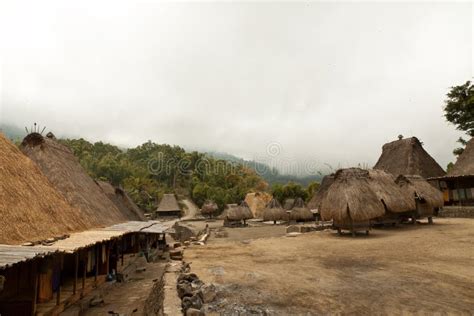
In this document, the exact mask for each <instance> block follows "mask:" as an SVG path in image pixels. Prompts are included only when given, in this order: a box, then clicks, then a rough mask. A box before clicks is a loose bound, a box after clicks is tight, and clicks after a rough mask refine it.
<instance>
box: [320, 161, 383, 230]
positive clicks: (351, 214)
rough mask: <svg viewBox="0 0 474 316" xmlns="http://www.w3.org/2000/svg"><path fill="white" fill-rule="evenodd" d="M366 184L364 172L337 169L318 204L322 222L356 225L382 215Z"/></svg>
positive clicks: (379, 203)
mask: <svg viewBox="0 0 474 316" xmlns="http://www.w3.org/2000/svg"><path fill="white" fill-rule="evenodd" d="M370 181H371V180H370V176H369V171H367V170H362V169H358V168H349V169H341V170H338V171H337V172H336V174H335V175H334V182H333V183H332V184H331V185H330V186H329V188H328V189H327V191H326V193H325V194H324V196H323V198H322V201H321V206H320V214H321V217H322V219H323V220H334V221H337V222H348V221H354V222H360V221H366V220H370V219H373V218H376V217H379V216H383V215H384V214H385V207H384V205H383V203H382V202H381V201H380V199H379V198H378V196H377V194H376V193H375V192H374V191H373V189H372V185H371V183H370Z"/></svg>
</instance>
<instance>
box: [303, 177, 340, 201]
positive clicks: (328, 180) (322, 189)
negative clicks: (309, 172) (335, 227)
mask: <svg viewBox="0 0 474 316" xmlns="http://www.w3.org/2000/svg"><path fill="white" fill-rule="evenodd" d="M333 182H334V174H331V175H327V176H324V178H323V180H322V181H321V184H320V186H319V188H318V190H317V191H316V192H315V193H314V195H313V197H312V198H311V200H310V201H309V202H308V208H309V209H310V210H319V206H320V204H321V200H322V198H323V196H324V193H326V191H327V190H328V188H329V186H330V185H331V184H332V183H333Z"/></svg>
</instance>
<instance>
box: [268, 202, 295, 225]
mask: <svg viewBox="0 0 474 316" xmlns="http://www.w3.org/2000/svg"><path fill="white" fill-rule="evenodd" d="M288 219H289V217H288V214H287V212H286V210H284V209H283V208H282V207H281V204H280V202H278V200H277V199H275V198H273V199H272V200H271V201H270V202H269V203H268V204H267V206H266V208H265V209H264V210H263V220H264V221H265V222H269V221H272V222H273V224H276V222H277V221H288Z"/></svg>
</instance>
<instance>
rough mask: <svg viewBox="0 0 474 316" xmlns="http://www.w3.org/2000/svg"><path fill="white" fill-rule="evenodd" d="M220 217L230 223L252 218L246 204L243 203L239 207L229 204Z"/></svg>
mask: <svg viewBox="0 0 474 316" xmlns="http://www.w3.org/2000/svg"><path fill="white" fill-rule="evenodd" d="M221 217H222V218H224V219H228V220H231V221H240V220H247V219H251V218H253V214H252V211H251V210H250V208H249V206H248V205H247V203H246V202H245V201H244V202H242V204H240V205H237V204H229V205H228V207H227V208H226V209H225V210H224V212H223V213H222V215H221Z"/></svg>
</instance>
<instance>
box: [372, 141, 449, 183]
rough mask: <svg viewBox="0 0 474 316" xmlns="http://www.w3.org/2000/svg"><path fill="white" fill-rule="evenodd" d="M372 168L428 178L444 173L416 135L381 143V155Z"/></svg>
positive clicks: (395, 173) (395, 174)
mask: <svg viewBox="0 0 474 316" xmlns="http://www.w3.org/2000/svg"><path fill="white" fill-rule="evenodd" d="M374 169H380V170H384V171H386V172H388V173H391V174H393V175H394V176H395V177H397V176H398V175H400V174H404V175H406V174H409V175H420V176H422V177H423V178H430V177H439V176H443V175H444V174H445V172H444V170H443V168H441V166H440V165H439V164H438V163H437V162H436V161H435V160H434V159H433V157H431V156H430V155H429V154H428V153H427V152H426V151H425V149H424V148H423V146H422V145H421V143H420V141H419V140H418V138H416V137H410V138H405V139H400V140H396V141H393V142H391V143H387V144H385V145H383V147H382V155H381V156H380V158H379V160H378V161H377V163H376V164H375V166H374Z"/></svg>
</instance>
